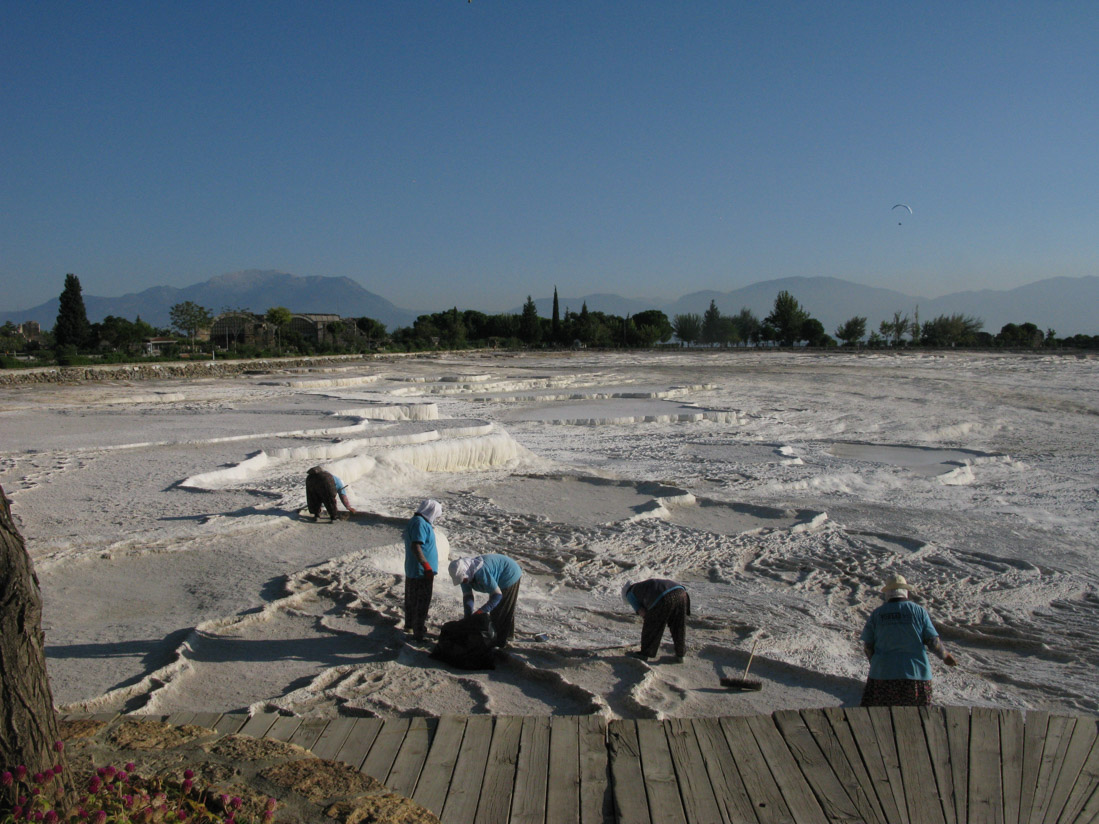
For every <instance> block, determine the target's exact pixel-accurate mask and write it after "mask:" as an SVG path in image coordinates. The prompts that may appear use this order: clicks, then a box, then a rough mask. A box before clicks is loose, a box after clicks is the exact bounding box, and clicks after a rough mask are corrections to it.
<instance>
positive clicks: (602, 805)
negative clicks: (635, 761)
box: [579, 715, 614, 824]
mask: <svg viewBox="0 0 1099 824" xmlns="http://www.w3.org/2000/svg"><path fill="white" fill-rule="evenodd" d="M579 735H580V741H579V743H580V822H581V824H604V822H613V821H614V800H613V799H612V798H611V788H610V781H609V780H608V779H609V776H608V774H607V722H606V721H605V720H604V719H603V718H601V717H600V716H598V715H582V716H580V724H579Z"/></svg>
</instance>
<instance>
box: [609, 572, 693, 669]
mask: <svg viewBox="0 0 1099 824" xmlns="http://www.w3.org/2000/svg"><path fill="white" fill-rule="evenodd" d="M622 600H624V601H625V602H626V603H627V604H629V605H630V606H631V607H633V610H634V612H636V613H637V614H638V615H640V616H641V617H642V618H643V619H644V622H643V623H642V625H641V649H640V650H638V651H637V652H635V653H631V654H632V655H635V656H636V657H638V658H641V659H642V660H648V659H649V658H652V657H653V656H655V655H656V654H657V653H658V652H660V639H661V638H663V637H664V627H667V628H668V629H669V630H670V631H671V633H672V643H673V644H674V646H675V660H676V663H680V662H681V661H682V660H683V656H684V655H686V653H687V616H688V615H690V614H691V596H690V594H689V593H688V592H687V588H686V587H685V586H683V584H680V583H676V582H675V581H672V580H669V579H667V578H649V579H648V580H645V581H638V582H637V583H627V584H626V585H625V586H624V587H622Z"/></svg>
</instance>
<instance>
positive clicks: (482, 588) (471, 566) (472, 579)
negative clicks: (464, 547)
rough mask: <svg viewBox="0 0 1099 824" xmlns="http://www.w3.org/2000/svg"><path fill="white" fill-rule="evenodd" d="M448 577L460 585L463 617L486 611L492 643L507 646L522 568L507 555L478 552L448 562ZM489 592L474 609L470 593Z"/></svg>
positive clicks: (512, 631)
mask: <svg viewBox="0 0 1099 824" xmlns="http://www.w3.org/2000/svg"><path fill="white" fill-rule="evenodd" d="M449 572H450V578H451V580H452V581H454V584H455V586H461V588H462V605H463V606H464V607H465V612H466V616H470V615H472V614H473V613H474V612H478V613H488V617H489V620H490V621H491V622H492V628H493V629H494V630H495V632H496V640H495V642H494V643H495V645H496V646H497V647H499V648H501V649H503V648H504V647H506V646H507V645H508V642H509V641H510V640H511V636H512V634H514V632H515V605H516V604H517V603H518V602H519V579H520V578H522V577H523V570H522V569H520V568H519V564H517V563H515V561H513V560H511V558H508V557H507V556H506V555H477V556H475V557H473V558H458V559H456V560H454V561H451V562H450V567H449ZM474 591H477V592H485V593H488V600H487V601H486V602H485V604H484V606H482V607H481V608H480V609H478V610H474V608H473V607H474V603H473V593H474Z"/></svg>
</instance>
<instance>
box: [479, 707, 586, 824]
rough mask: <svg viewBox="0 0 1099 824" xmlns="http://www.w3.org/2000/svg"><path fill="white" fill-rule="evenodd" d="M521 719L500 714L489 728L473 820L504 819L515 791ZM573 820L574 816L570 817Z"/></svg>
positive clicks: (492, 823)
mask: <svg viewBox="0 0 1099 824" xmlns="http://www.w3.org/2000/svg"><path fill="white" fill-rule="evenodd" d="M522 731H523V719H522V718H521V717H520V716H518V715H500V716H497V717H496V725H495V728H494V729H493V731H492V743H491V744H490V745H489V749H488V762H487V763H486V764H485V777H484V780H483V781H482V782H481V800H480V801H479V802H478V803H477V817H476V818H475V819H474V822H475V824H499V823H500V822H502V821H507V820H508V813H509V812H510V811H511V799H512V793H513V792H514V791H515V766H516V763H517V762H518V760H519V738H520V734H521V733H522ZM573 820H575V819H573Z"/></svg>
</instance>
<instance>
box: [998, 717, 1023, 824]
mask: <svg viewBox="0 0 1099 824" xmlns="http://www.w3.org/2000/svg"><path fill="white" fill-rule="evenodd" d="M999 717H1000V765H1001V772H1002V774H1003V782H1004V824H1019V797H1020V788H1021V787H1022V785H1023V746H1024V744H1023V714H1022V713H1021V712H1019V710H1000V712H999Z"/></svg>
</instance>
